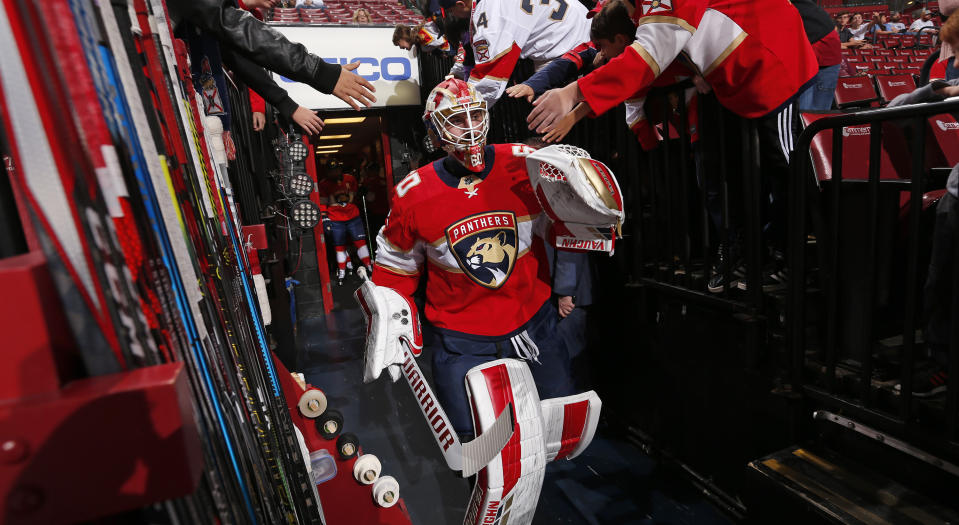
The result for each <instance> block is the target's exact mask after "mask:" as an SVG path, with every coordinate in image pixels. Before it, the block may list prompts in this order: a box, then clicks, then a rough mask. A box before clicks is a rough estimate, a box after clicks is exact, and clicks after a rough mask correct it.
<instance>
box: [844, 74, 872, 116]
mask: <svg viewBox="0 0 959 525" xmlns="http://www.w3.org/2000/svg"><path fill="white" fill-rule="evenodd" d="M835 99H836V107H838V108H840V109H844V108H850V107H867V106H869V104H870V103H872V102H875V101H877V100H879V97H878V96H877V95H876V88H875V87H873V84H872V79H871V78H870V77H868V76H860V77H839V81H838V82H837V83H836V94H835Z"/></svg>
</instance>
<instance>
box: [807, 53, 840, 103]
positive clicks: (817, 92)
mask: <svg viewBox="0 0 959 525" xmlns="http://www.w3.org/2000/svg"><path fill="white" fill-rule="evenodd" d="M838 81H839V64H836V65H834V66H827V67H821V68H819V72H818V73H816V76H815V77H814V78H813V82H812V83H811V84H809V87H807V88H806V89H805V91H803V92H802V93H800V94H799V110H800V111H827V110H829V109H830V108H832V101H833V98H834V94H835V93H836V82H838Z"/></svg>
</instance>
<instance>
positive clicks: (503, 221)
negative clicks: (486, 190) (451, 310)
mask: <svg viewBox="0 0 959 525" xmlns="http://www.w3.org/2000/svg"><path fill="white" fill-rule="evenodd" d="M516 239H517V233H516V215H515V214H514V213H513V212H509V211H489V212H484V213H480V214H477V215H471V216H469V217H466V218H464V219H461V220H459V221H457V222H455V223H453V224H451V225H450V226H449V227H447V228H446V242H447V244H449V247H450V251H452V252H453V255H454V256H455V257H456V262H457V264H459V267H460V268H461V269H462V270H463V272H464V273H465V274H466V275H467V276H469V278H470V279H471V280H472V281H473V282H475V283H476V284H479V285H480V286H485V287H486V288H490V289H493V290H495V289H497V288H499V287H500V286H503V284H504V283H505V282H506V280H507V279H509V276H510V274H511V273H513V266H514V265H515V263H516V252H517V245H516V242H517V241H516Z"/></svg>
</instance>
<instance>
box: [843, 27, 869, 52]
mask: <svg viewBox="0 0 959 525" xmlns="http://www.w3.org/2000/svg"><path fill="white" fill-rule="evenodd" d="M836 29H837V30H838V31H839V42H840V43H841V44H840V46H841V47H842V48H843V49H849V48H854V49H872V44H870V43H868V42H866V41H865V40H857V39H855V38H853V37H852V31H851V30H850V29H849V28H848V27H843V28H841V26H840V25H839V22H836Z"/></svg>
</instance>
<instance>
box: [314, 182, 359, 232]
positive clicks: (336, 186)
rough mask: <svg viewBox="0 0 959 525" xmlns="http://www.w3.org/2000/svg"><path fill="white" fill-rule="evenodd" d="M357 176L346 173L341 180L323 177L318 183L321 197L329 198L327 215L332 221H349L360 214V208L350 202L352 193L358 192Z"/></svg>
mask: <svg viewBox="0 0 959 525" xmlns="http://www.w3.org/2000/svg"><path fill="white" fill-rule="evenodd" d="M356 189H357V184H356V178H355V177H353V176H352V175H350V174H349V173H344V174H343V178H342V179H340V180H339V181H335V180H332V179H323V180H321V181H320V183H319V184H317V192H318V193H319V194H320V197H323V198H324V199H328V201H329V202H328V204H327V207H326V215H327V217H329V218H330V220H331V221H348V220H350V219H352V218H354V217H359V216H360V209H359V208H357V207H356V204H353V203H352V202H350V194H351V193H352V194H356Z"/></svg>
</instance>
